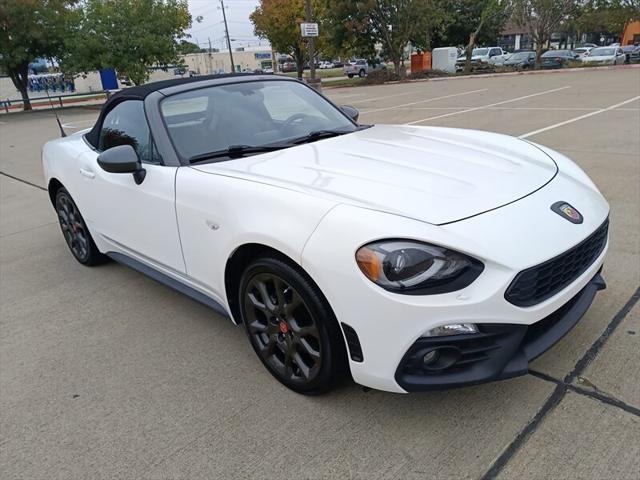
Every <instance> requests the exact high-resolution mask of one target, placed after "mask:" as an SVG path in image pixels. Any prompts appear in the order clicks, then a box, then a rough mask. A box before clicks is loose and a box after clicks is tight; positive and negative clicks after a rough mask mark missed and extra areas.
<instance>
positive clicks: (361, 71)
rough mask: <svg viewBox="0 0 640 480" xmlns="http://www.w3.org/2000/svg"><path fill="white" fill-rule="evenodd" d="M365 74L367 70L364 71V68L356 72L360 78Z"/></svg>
mask: <svg viewBox="0 0 640 480" xmlns="http://www.w3.org/2000/svg"><path fill="white" fill-rule="evenodd" d="M366 74H367V72H365V71H364V70H360V71H359V72H358V76H359V77H360V78H364V76H365V75H366Z"/></svg>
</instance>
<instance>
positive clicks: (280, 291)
mask: <svg viewBox="0 0 640 480" xmlns="http://www.w3.org/2000/svg"><path fill="white" fill-rule="evenodd" d="M273 287H274V290H275V293H276V300H277V301H278V308H280V309H283V308H284V303H285V302H284V291H285V290H286V289H287V288H288V285H287V284H286V283H284V282H283V281H282V280H280V279H279V278H277V277H274V278H273Z"/></svg>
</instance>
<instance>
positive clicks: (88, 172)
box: [80, 168, 96, 178]
mask: <svg viewBox="0 0 640 480" xmlns="http://www.w3.org/2000/svg"><path fill="white" fill-rule="evenodd" d="M80 175H82V176H83V177H87V178H95V176H96V174H95V173H93V172H92V171H91V170H85V169H84V168H81V169H80Z"/></svg>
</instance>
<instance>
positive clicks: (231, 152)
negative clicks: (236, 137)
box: [189, 143, 293, 163]
mask: <svg viewBox="0 0 640 480" xmlns="http://www.w3.org/2000/svg"><path fill="white" fill-rule="evenodd" d="M289 147H293V144H291V143H281V144H272V145H257V146H254V145H229V146H228V147H227V148H225V149H222V150H216V151H214V152H208V153H201V154H199V155H194V156H193V157H190V158H189V163H196V162H201V161H203V160H213V159H215V158H223V157H228V158H241V157H244V156H245V155H252V154H255V153H266V152H275V151H276V150H282V149H283V148H289Z"/></svg>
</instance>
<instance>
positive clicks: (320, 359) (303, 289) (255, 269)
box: [240, 257, 346, 394]
mask: <svg viewBox="0 0 640 480" xmlns="http://www.w3.org/2000/svg"><path fill="white" fill-rule="evenodd" d="M240 302H241V313H242V320H243V322H244V325H245V327H246V331H247V335H248V336H249V340H250V342H251V345H252V347H253V349H254V350H255V352H256V353H257V355H258V357H259V358H260V360H261V361H262V363H263V364H264V365H265V366H266V367H267V369H268V370H269V372H270V373H271V374H272V375H273V376H274V377H276V379H277V380H279V381H280V382H281V383H283V384H284V385H286V386H287V387H289V388H290V389H292V390H294V391H296V392H299V393H305V394H318V393H323V392H325V391H327V390H329V389H330V388H331V387H332V386H333V385H334V384H335V382H336V381H337V380H339V379H341V378H342V377H343V373H344V371H345V365H346V363H345V362H346V351H345V347H344V341H343V338H342V333H341V332H340V330H339V327H338V324H337V321H336V320H335V318H334V317H333V314H332V312H331V309H330V308H329V306H328V304H327V302H326V299H324V297H323V296H322V294H321V293H320V291H319V289H318V287H317V286H315V284H313V283H312V282H310V281H309V279H307V278H305V276H304V275H302V274H301V273H300V272H299V271H297V269H296V268H294V267H293V266H291V265H289V264H288V263H286V262H284V261H283V260H281V259H279V258H273V257H266V258H262V259H259V260H257V261H255V262H254V263H253V264H251V265H250V266H249V268H247V270H245V273H244V275H243V277H242V280H241V288H240Z"/></svg>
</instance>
